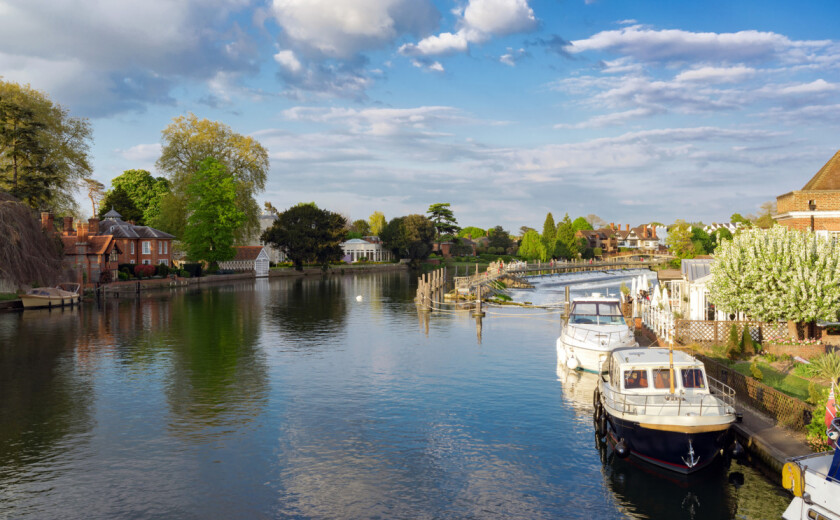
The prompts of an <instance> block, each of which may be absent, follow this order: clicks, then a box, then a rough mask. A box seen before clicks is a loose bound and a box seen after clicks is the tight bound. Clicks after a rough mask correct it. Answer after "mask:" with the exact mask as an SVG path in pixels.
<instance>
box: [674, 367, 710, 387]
mask: <svg viewBox="0 0 840 520" xmlns="http://www.w3.org/2000/svg"><path fill="white" fill-rule="evenodd" d="M680 373H681V374H682V385H683V388H706V381H705V379H704V378H703V371H702V370H700V369H699V368H684V369H682V370H680Z"/></svg>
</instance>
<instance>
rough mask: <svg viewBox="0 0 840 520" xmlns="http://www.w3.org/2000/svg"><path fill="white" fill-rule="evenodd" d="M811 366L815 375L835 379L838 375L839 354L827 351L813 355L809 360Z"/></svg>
mask: <svg viewBox="0 0 840 520" xmlns="http://www.w3.org/2000/svg"><path fill="white" fill-rule="evenodd" d="M811 367H813V368H812V370H813V372H814V375H815V376H817V377H823V378H825V379H830V380H831V381H837V378H839V377H840V356H838V355H837V354H835V353H834V352H829V353H828V354H823V355H822V356H819V357H815V358H814V359H812V360H811Z"/></svg>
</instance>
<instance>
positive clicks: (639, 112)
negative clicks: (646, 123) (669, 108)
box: [554, 107, 664, 128]
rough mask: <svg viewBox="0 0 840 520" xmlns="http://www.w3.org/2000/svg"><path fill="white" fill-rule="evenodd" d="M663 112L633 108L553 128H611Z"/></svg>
mask: <svg viewBox="0 0 840 520" xmlns="http://www.w3.org/2000/svg"><path fill="white" fill-rule="evenodd" d="M662 112H664V110H662V109H661V108H660V109H657V108H652V107H645V108H634V109H632V110H625V111H623V112H615V113H612V114H605V115H600V116H595V117H592V118H590V119H588V120H586V121H583V122H581V123H574V124H570V123H559V124H556V125H554V128H605V127H612V126H616V125H620V124H623V123H626V122H627V121H631V120H633V119H640V118H643V117H648V116H652V115H654V114H659V113H662Z"/></svg>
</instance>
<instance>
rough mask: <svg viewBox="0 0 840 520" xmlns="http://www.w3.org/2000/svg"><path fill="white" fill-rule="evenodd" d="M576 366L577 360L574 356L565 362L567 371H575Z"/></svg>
mask: <svg viewBox="0 0 840 520" xmlns="http://www.w3.org/2000/svg"><path fill="white" fill-rule="evenodd" d="M578 365H579V363H578V360H577V358H576V357H574V356H570V357H569V359H567V360H566V366H567V367H569V370H577V367H578Z"/></svg>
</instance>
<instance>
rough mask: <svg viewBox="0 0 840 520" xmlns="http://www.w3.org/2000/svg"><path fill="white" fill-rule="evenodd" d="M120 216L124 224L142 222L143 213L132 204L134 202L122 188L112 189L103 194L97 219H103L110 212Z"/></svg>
mask: <svg viewBox="0 0 840 520" xmlns="http://www.w3.org/2000/svg"><path fill="white" fill-rule="evenodd" d="M112 209H113V210H114V211H116V212H117V213H119V214H120V215H122V219H123V220H124V221H126V222H135V223H138V222H142V221H143V212H142V211H141V210H140V209H139V208H138V207H137V206H136V205H135V204H134V200H132V198H131V197H129V195H128V193H126V191H125V190H124V189H123V188H122V187H117V188H114V189H112V190H110V191H108V193H106V194H105V198H104V199H102V203H101V204H100V205H99V218H100V219H103V218H105V214H106V213H108V212H109V211H111V210H112Z"/></svg>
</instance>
